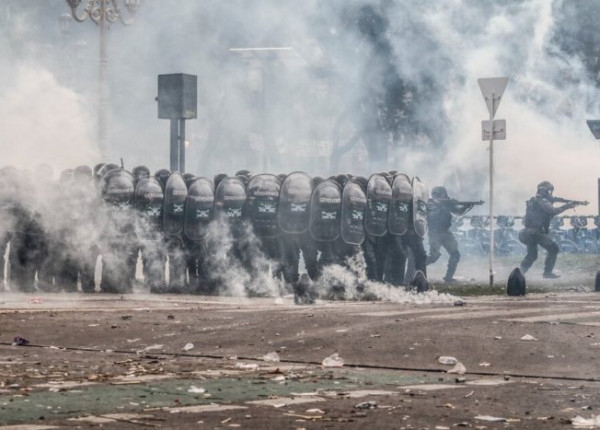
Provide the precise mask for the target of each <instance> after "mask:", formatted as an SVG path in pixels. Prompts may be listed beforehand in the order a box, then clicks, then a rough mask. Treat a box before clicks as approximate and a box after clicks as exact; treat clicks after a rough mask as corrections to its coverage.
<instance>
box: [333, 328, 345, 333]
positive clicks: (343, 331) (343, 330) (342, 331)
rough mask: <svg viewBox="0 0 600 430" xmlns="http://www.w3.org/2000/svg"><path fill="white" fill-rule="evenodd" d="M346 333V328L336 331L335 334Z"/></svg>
mask: <svg viewBox="0 0 600 430" xmlns="http://www.w3.org/2000/svg"><path fill="white" fill-rule="evenodd" d="M347 331H348V329H347V328H341V329H339V330H336V331H335V332H336V333H346V332H347Z"/></svg>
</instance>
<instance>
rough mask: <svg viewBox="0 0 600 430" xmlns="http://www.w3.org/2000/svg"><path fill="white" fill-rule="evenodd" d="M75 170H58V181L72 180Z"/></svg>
mask: <svg viewBox="0 0 600 430" xmlns="http://www.w3.org/2000/svg"><path fill="white" fill-rule="evenodd" d="M74 173H75V171H74V170H73V169H65V170H63V171H62V172H60V177H59V179H58V180H59V181H60V182H70V181H72V180H73V177H74Z"/></svg>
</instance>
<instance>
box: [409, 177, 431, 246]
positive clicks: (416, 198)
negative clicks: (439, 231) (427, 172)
mask: <svg viewBox="0 0 600 430" xmlns="http://www.w3.org/2000/svg"><path fill="white" fill-rule="evenodd" d="M412 189H413V223H414V225H415V232H416V233H417V234H418V235H419V236H420V237H423V238H424V237H425V235H426V234H427V200H428V199H429V190H428V189H427V186H426V185H425V184H424V183H423V182H421V180H420V179H419V178H418V177H417V176H415V177H414V178H413V179H412Z"/></svg>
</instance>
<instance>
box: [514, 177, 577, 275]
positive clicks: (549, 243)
mask: <svg viewBox="0 0 600 430" xmlns="http://www.w3.org/2000/svg"><path fill="white" fill-rule="evenodd" d="M553 191H554V187H553V186H552V184H551V183H550V182H547V181H544V182H542V183H540V184H539V185H538V188H537V194H536V195H535V196H534V197H532V198H530V199H529V200H528V201H527V203H526V208H525V228H524V229H523V230H521V231H520V232H519V240H520V241H521V242H522V243H524V244H525V245H527V255H526V256H525V258H524V259H523V261H522V262H521V272H523V273H525V272H527V270H529V268H530V267H531V265H532V264H533V262H534V261H535V260H536V259H537V256H538V251H537V247H538V245H539V246H541V247H542V248H544V249H545V250H546V251H547V254H546V259H545V261H544V278H550V279H553V278H558V277H559V275H556V274H554V273H553V272H552V270H553V269H554V265H555V264H556V258H557V256H558V252H559V251H560V248H559V246H558V244H557V243H556V242H554V240H552V238H551V237H550V234H549V230H550V220H551V219H552V218H553V217H554V216H556V215H558V214H560V213H562V212H564V211H566V210H567V209H572V208H573V207H574V206H575V204H573V203H566V204H564V205H562V206H559V207H556V208H555V207H554V200H553V198H552V192H553Z"/></svg>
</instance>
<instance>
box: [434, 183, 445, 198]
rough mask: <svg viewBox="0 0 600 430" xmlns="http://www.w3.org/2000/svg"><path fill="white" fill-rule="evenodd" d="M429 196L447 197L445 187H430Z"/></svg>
mask: <svg viewBox="0 0 600 430" xmlns="http://www.w3.org/2000/svg"><path fill="white" fill-rule="evenodd" d="M431 197H433V198H436V199H447V198H448V191H446V188H445V187H442V186H438V187H433V188H432V189H431Z"/></svg>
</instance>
